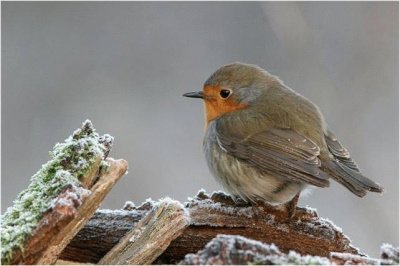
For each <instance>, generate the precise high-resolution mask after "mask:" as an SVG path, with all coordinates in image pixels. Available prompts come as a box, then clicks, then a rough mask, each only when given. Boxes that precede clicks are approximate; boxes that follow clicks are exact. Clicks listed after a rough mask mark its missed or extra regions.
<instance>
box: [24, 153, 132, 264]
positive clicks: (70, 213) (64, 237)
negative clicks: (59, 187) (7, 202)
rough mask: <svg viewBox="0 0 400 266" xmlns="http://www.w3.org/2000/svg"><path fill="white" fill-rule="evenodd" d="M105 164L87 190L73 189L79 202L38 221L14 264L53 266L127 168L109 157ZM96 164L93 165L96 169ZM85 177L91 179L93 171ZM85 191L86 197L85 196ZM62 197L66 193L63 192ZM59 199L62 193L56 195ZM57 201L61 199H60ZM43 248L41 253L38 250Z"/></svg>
mask: <svg viewBox="0 0 400 266" xmlns="http://www.w3.org/2000/svg"><path fill="white" fill-rule="evenodd" d="M106 161H107V163H108V164H109V168H108V171H107V172H106V173H104V174H103V175H101V176H100V177H99V179H98V180H97V182H96V183H95V184H94V185H93V187H92V188H91V189H90V190H86V189H84V188H76V187H75V188H73V189H75V191H72V192H78V194H77V195H78V197H80V198H79V200H78V201H77V202H76V204H74V206H63V205H55V206H54V207H53V208H52V209H51V210H50V211H49V212H48V213H46V214H45V216H44V217H43V218H42V219H41V221H40V222H39V224H38V227H37V229H36V230H35V231H34V233H33V234H32V236H31V238H30V240H29V241H28V243H27V245H26V247H25V250H26V251H32V252H26V253H28V254H26V255H24V257H23V258H22V259H21V261H19V262H18V264H54V263H55V262H56V260H57V258H58V256H59V255H60V254H61V252H62V250H63V249H64V248H65V247H66V246H67V245H68V243H69V242H70V241H71V240H72V238H73V237H74V236H75V235H76V234H77V233H78V232H79V230H80V229H81V228H82V227H83V226H84V224H85V223H86V221H88V220H89V219H90V218H91V217H92V215H93V214H94V212H95V211H96V209H97V208H98V207H99V205H100V203H101V202H102V201H103V199H104V198H105V196H106V195H107V193H108V192H109V191H110V190H111V188H112V187H113V186H114V184H115V183H116V182H117V181H118V180H119V179H120V178H121V177H122V175H123V174H124V173H125V172H126V170H127V168H128V163H127V161H125V160H123V159H120V160H114V159H112V158H108V159H106ZM99 165H100V161H98V162H97V169H98V168H99ZM89 175H91V177H89V180H90V179H93V177H92V175H93V171H90V173H89ZM85 191H86V194H85ZM65 194H66V197H67V196H68V193H65ZM60 196H61V197H63V193H60ZM60 196H59V199H61V200H62V199H63V198H60ZM42 247H45V248H44V249H43V250H40V248H42Z"/></svg>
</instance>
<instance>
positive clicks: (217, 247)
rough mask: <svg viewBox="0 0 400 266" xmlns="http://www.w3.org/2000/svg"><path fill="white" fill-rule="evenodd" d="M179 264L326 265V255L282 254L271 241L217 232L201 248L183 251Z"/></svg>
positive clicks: (328, 262) (327, 262) (327, 261)
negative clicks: (265, 241) (183, 255)
mask: <svg viewBox="0 0 400 266" xmlns="http://www.w3.org/2000/svg"><path fill="white" fill-rule="evenodd" d="M180 264H183V265H227V264H228V265H241V264H261V265H287V264H292V265H306V264H307V265H308V264H312V265H327V264H330V261H329V260H328V259H327V258H323V257H318V256H309V255H306V256H301V255H300V254H298V253H296V252H294V251H290V252H289V253H288V254H285V253H282V252H281V251H280V250H279V248H277V247H276V246H275V245H274V244H271V245H268V244H263V243H261V242H259V241H254V240H251V239H248V238H245V237H242V236H237V235H217V236H216V237H215V238H214V239H212V240H211V241H210V242H209V243H208V244H207V245H206V246H205V248H204V249H202V250H200V251H198V252H197V253H196V254H187V255H186V256H185V258H184V259H183V260H182V261H181V262H180Z"/></svg>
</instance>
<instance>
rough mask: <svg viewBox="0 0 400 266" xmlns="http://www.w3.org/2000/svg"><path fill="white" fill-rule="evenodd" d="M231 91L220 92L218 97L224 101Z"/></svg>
mask: <svg viewBox="0 0 400 266" xmlns="http://www.w3.org/2000/svg"><path fill="white" fill-rule="evenodd" d="M231 92H232V91H231V90H221V91H220V92H219V95H220V96H221V97H222V98H224V99H226V98H228V97H229V95H231Z"/></svg>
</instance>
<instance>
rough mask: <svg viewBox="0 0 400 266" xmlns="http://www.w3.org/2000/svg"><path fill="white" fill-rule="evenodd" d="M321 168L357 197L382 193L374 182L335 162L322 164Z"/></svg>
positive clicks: (380, 188) (381, 189)
mask: <svg viewBox="0 0 400 266" xmlns="http://www.w3.org/2000/svg"><path fill="white" fill-rule="evenodd" d="M323 167H324V170H325V171H326V172H328V173H329V174H330V176H331V177H332V178H333V179H335V180H336V181H338V182H339V183H341V184H342V185H344V186H345V187H346V188H347V189H348V190H350V191H351V192H352V193H354V194H355V195H357V196H359V197H364V196H365V195H366V193H367V191H372V192H378V193H382V192H383V188H382V187H381V186H379V185H378V184H376V183H375V182H374V181H372V180H371V179H369V178H368V177H365V176H363V175H362V174H361V173H360V172H357V171H354V170H353V169H351V168H349V167H347V166H346V165H344V164H342V163H341V162H339V161H337V160H331V161H328V162H323Z"/></svg>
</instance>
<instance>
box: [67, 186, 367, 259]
mask: <svg viewBox="0 0 400 266" xmlns="http://www.w3.org/2000/svg"><path fill="white" fill-rule="evenodd" d="M155 204H156V203H154V202H146V203H145V204H144V205H142V206H140V207H138V208H136V207H128V208H126V209H125V210H117V211H104V210H103V211H102V210H100V211H98V213H96V215H95V216H94V217H93V218H92V221H89V223H87V225H86V226H85V227H84V229H83V230H82V231H81V232H79V233H78V234H77V236H76V237H75V238H74V239H73V240H72V241H71V243H70V244H69V245H68V246H67V247H66V249H65V250H64V252H63V253H62V255H61V259H63V260H68V261H77V262H89V263H96V262H98V261H100V259H101V258H102V257H103V256H104V255H105V254H106V253H107V252H108V251H109V250H110V249H111V248H112V247H113V246H114V245H116V244H117V243H118V242H119V240H120V239H121V237H122V236H123V235H125V234H126V233H127V232H128V231H129V228H132V227H134V226H135V225H136V224H137V223H138V222H139V221H140V219H141V218H142V217H143V216H144V215H145V214H146V211H147V210H148V209H151V208H153V207H154V205H155ZM184 205H185V212H186V213H187V214H188V215H189V221H190V222H189V224H188V226H187V227H186V228H185V229H184V230H183V231H182V232H181V234H180V235H179V236H177V237H176V238H175V239H174V240H172V241H171V243H170V244H169V246H168V248H167V249H166V250H165V251H164V252H163V253H162V254H161V255H160V256H159V257H158V258H157V259H156V260H154V261H147V263H157V264H169V263H178V262H180V261H181V260H182V259H183V258H184V256H185V255H186V254H188V253H195V252H197V251H199V250H201V249H202V248H203V247H204V246H205V245H206V244H207V243H208V242H209V241H210V240H211V239H213V238H214V237H215V236H217V235H218V234H229V235H241V236H244V237H247V238H250V239H254V240H259V241H261V242H263V243H274V244H275V245H277V246H278V247H279V248H280V250H281V251H282V252H288V251H289V250H294V251H296V252H298V253H300V254H303V255H315V256H322V257H329V255H330V252H339V253H343V252H345V253H350V254H356V255H360V253H359V251H358V249H357V248H355V247H353V246H352V245H351V244H350V241H349V239H348V238H347V237H346V236H345V235H344V234H343V233H342V232H341V230H340V229H339V228H338V227H336V226H335V225H334V224H332V223H331V222H330V221H328V220H326V219H323V218H319V217H318V216H317V214H316V213H315V211H313V210H311V209H303V208H297V209H296V213H295V215H294V217H293V218H292V219H291V220H288V216H287V213H286V212H285V210H279V209H276V208H273V207H271V206H268V205H265V204H262V203H259V204H257V205H255V206H249V205H248V204H246V203H244V202H234V201H233V200H232V199H231V198H230V197H229V196H228V195H226V194H224V193H222V192H217V193H214V194H212V195H211V196H209V195H207V194H205V193H204V192H199V194H198V195H197V196H196V197H195V198H193V199H192V200H190V201H189V202H187V203H185V204H184ZM116 217H119V218H118V219H119V221H118V224H116V223H114V222H113V221H115V220H116ZM159 226H160V227H163V226H168V221H165V223H164V224H159ZM99 232H107V234H104V233H99ZM142 244H143V245H145V242H143V243H142Z"/></svg>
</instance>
